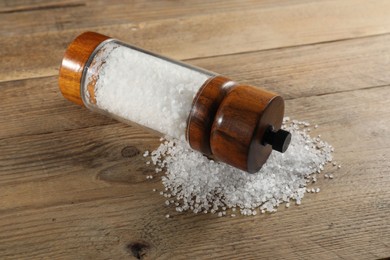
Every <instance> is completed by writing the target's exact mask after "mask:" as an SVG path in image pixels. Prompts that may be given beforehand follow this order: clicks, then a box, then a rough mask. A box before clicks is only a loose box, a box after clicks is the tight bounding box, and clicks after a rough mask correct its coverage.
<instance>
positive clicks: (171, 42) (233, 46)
mask: <svg viewBox="0 0 390 260" xmlns="http://www.w3.org/2000/svg"><path fill="white" fill-rule="evenodd" d="M363 2H364V4H363ZM389 8H390V2H389V1H384V0H382V1H379V0H378V1H370V2H367V1H364V0H345V1H342V2H339V1H320V2H314V3H312V4H307V5H303V6H299V5H292V6H286V7H283V8H269V9H254V10H248V11H232V12H224V13H216V14H215V15H213V16H210V15H194V16H190V17H183V18H181V19H180V22H178V21H177V19H176V18H174V19H164V20H153V21H149V22H142V23H139V24H137V23H135V24H131V23H127V24H122V25H115V26H99V27H96V28H90V29H96V30H97V31H99V32H101V33H103V34H108V35H112V36H113V37H116V38H120V39H122V40H123V41H126V42H130V43H134V44H136V45H139V46H142V47H144V48H146V49H150V50H152V51H156V52H159V53H162V54H165V55H167V56H171V57H173V58H176V59H190V58H199V57H207V56H216V55H226V54H232V53H240V52H249V51H256V50H265V49H272V48H281V47H286V46H295V45H302V44H311V43H317V42H324V41H335V40H340V39H346V38H353V37H365V36H370V35H377V34H384V33H388V32H389V30H390V16H388V13H387V11H386V10H389ZM335 9H337V12H334V10H335ZM132 28H135V30H133V29H132ZM297 28H300V30H297ZM81 31H84V29H75V30H67V31H64V32H61V33H39V34H31V35H30V34H29V35H21V36H9V37H2V38H1V39H0V45H1V46H2V48H1V49H0V56H1V57H2V63H1V64H0V82H1V81H10V80H18V79H24V78H36V77H43V76H51V75H54V74H56V73H57V70H58V67H59V65H60V63H61V58H62V55H63V52H64V50H65V48H66V46H67V44H68V43H69V42H70V41H71V40H72V39H73V38H74V37H75V36H76V35H77V34H79V33H80V32H81ZM26 53H29V55H28V58H26V55H25V54H26Z"/></svg>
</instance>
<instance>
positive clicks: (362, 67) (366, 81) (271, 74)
mask: <svg viewBox="0 0 390 260" xmlns="http://www.w3.org/2000/svg"><path fill="white" fill-rule="evenodd" d="M388 41H390V35H385V36H375V37H370V38H363V39H354V40H348V41H342V42H332V43H325V44H317V45H310V46H303V47H293V48H285V49H278V50H268V51H259V52H254V53H247V54H232V55H227V56H222V57H213V58H205V59H196V60H190V61H189V62H190V63H191V64H194V65H197V66H200V67H204V68H206V69H209V70H213V71H216V72H219V73H221V74H224V75H230V76H231V77H232V78H233V79H235V80H237V81H239V82H242V83H246V84H250V85H255V86H260V87H264V88H266V89H269V90H271V91H274V92H276V93H280V94H281V95H282V96H283V98H285V99H292V98H297V97H304V96H313V95H323V94H327V93H333V92H342V91H349V90H356V89H362V88H371V87H376V86H382V85H389V84H390V74H389V73H387V68H388V67H389V66H390V57H389V55H390V45H389V44H387V42H388ZM237 61H240V62H237ZM57 85H58V78H57V76H54V77H43V78H35V79H29V80H19V81H13V82H3V83H0V96H1V97H3V100H2V102H0V124H1V125H3V126H5V125H7V127H1V128H0V139H1V138H6V137H13V136H18V135H34V134H40V133H47V132H56V131H62V130H66V131H67V130H71V129H77V128H86V127H90V126H96V125H100V124H110V123H113V122H115V121H114V120H110V119H109V118H106V117H103V116H99V115H97V114H93V113H91V112H89V111H87V110H86V109H82V108H80V107H77V106H74V105H73V104H71V103H69V102H67V101H66V100H64V98H63V97H62V95H61V94H60V92H59V90H58V86H57ZM25 93H29V95H26V94H25ZM15 108H16V109H15ZM287 114H288V111H287ZM42 118H46V120H45V124H42V123H41V120H42Z"/></svg>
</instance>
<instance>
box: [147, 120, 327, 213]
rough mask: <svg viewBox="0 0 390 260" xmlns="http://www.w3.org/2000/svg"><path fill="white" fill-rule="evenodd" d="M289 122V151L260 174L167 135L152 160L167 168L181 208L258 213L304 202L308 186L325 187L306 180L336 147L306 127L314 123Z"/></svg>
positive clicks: (168, 188)
mask: <svg viewBox="0 0 390 260" xmlns="http://www.w3.org/2000/svg"><path fill="white" fill-rule="evenodd" d="M284 122H285V124H284V125H283V128H284V129H285V130H287V131H290V133H291V134H292V140H291V143H290V147H289V148H288V149H287V151H286V152H285V153H284V154H282V153H277V152H273V153H271V155H270V157H269V159H268V160H267V162H266V163H265V164H264V165H263V167H262V169H261V170H260V171H259V172H257V173H254V174H249V173H246V172H243V171H241V170H238V169H236V168H234V167H232V166H229V165H227V164H224V163H219V162H214V161H211V160H209V159H207V158H206V157H205V156H203V155H202V154H200V153H199V152H196V151H193V150H192V149H191V148H190V147H189V145H188V144H187V143H186V142H185V141H183V140H177V139H172V138H170V137H168V136H167V137H166V138H165V139H164V142H163V143H162V144H161V145H160V146H159V147H158V148H157V149H156V150H155V151H153V152H152V153H151V160H152V162H153V164H154V165H156V167H157V168H159V169H164V170H165V171H166V172H165V176H163V177H162V183H163V185H164V186H165V190H166V191H167V192H168V193H169V194H171V195H172V197H174V198H175V201H176V203H179V205H180V207H176V209H178V208H180V212H181V211H188V210H191V211H193V212H204V211H205V210H206V211H208V210H210V211H208V212H210V213H212V214H214V213H217V215H218V216H219V217H222V216H224V215H226V211H225V210H226V209H227V208H232V211H235V208H239V209H240V212H241V214H242V215H253V214H256V213H254V212H256V209H257V208H259V209H260V212H261V213H265V212H266V211H267V212H276V208H277V207H278V206H279V205H280V204H281V203H284V202H287V204H286V207H289V206H290V203H289V201H290V200H295V203H296V205H300V204H301V200H302V199H303V197H304V193H305V192H306V191H307V192H319V188H317V189H314V188H313V189H309V188H308V189H306V185H307V184H306V181H307V180H308V179H309V178H310V176H311V175H312V174H313V173H320V172H321V171H322V170H323V169H324V165H325V164H326V163H328V162H330V161H331V160H332V155H331V150H332V149H333V148H332V147H331V146H330V145H329V144H328V143H326V142H324V141H322V140H321V139H320V138H318V137H317V138H311V137H310V136H309V135H308V134H307V132H306V131H305V129H306V127H307V125H309V124H308V123H305V122H300V121H296V120H294V121H292V122H291V123H288V124H287V123H286V122H290V121H289V120H287V119H286V118H285V119H284ZM329 178H331V177H330V176H329ZM332 178H333V176H332ZM309 182H310V181H309ZM172 202H174V201H172ZM167 203H168V204H167V205H169V204H171V203H170V202H169V201H167ZM287 205H288V206H287Z"/></svg>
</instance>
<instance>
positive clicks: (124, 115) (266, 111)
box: [59, 32, 291, 173]
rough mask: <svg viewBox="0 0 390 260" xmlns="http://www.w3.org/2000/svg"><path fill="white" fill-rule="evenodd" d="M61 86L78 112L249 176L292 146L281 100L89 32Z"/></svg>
mask: <svg viewBox="0 0 390 260" xmlns="http://www.w3.org/2000/svg"><path fill="white" fill-rule="evenodd" d="M59 86H60V90H61V92H62V94H63V96H64V97H65V98H67V99H68V100H70V101H72V102H74V103H76V104H79V105H83V106H85V107H87V108H88V109H90V110H92V111H96V112H99V113H103V114H105V115H108V116H111V117H114V118H116V119H118V120H120V121H123V122H126V123H130V124H138V125H141V126H144V127H146V128H149V129H151V130H154V131H157V132H159V133H161V134H163V135H168V136H171V137H174V138H178V139H183V140H184V139H186V140H187V141H188V143H189V145H190V146H191V148H192V149H194V150H197V151H199V152H201V153H203V154H204V155H206V156H208V157H209V158H213V159H214V160H218V161H222V162H225V163H227V164H230V165H232V166H234V167H236V168H239V169H241V170H244V171H247V172H249V173H254V172H257V171H258V170H259V169H260V168H261V166H262V165H263V164H264V163H265V162H266V160H267V159H268V157H269V155H270V153H271V151H272V149H274V150H277V151H279V152H284V151H285V150H286V149H287V147H288V145H289V143H290V139H291V135H290V133H289V132H287V131H284V130H282V129H280V127H281V124H282V120H283V115H284V100H283V99H282V97H280V96H279V95H277V94H275V93H272V92H269V91H266V90H264V89H261V88H257V87H253V86H248V85H242V84H239V83H236V82H235V81H232V80H231V79H229V78H227V77H224V76H221V75H218V74H216V73H214V72H210V71H207V70H204V69H201V68H198V67H195V66H191V65H189V64H185V63H182V62H180V61H176V60H173V59H169V58H167V57H164V56H161V55H158V54H155V53H152V52H150V51H147V50H144V49H141V48H139V47H136V46H133V45H129V44H126V43H123V42H121V41H118V40H116V39H113V38H110V37H108V36H105V35H101V34H98V33H94V32H85V33H83V34H81V35H79V36H78V37H77V38H76V39H75V40H74V41H73V42H72V43H71V44H70V45H69V47H68V48H67V50H66V52H65V55H64V58H63V60H62V65H61V68H60V73H59Z"/></svg>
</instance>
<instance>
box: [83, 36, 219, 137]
mask: <svg viewBox="0 0 390 260" xmlns="http://www.w3.org/2000/svg"><path fill="white" fill-rule="evenodd" d="M215 76H216V75H215V74H213V73H211V72H208V71H206V70H203V69H200V68H197V67H194V66H190V65H188V64H185V63H181V62H178V61H175V60H172V59H169V58H166V57H163V56H160V55H157V54H154V53H151V52H148V51H146V50H143V49H140V48H138V47H135V46H131V45H128V44H125V43H123V42H120V41H118V40H115V39H107V40H105V41H103V42H102V43H100V44H99V46H98V47H97V48H96V49H95V50H94V52H93V53H92V55H91V56H90V57H89V59H88V61H87V64H86V68H85V69H84V71H83V76H82V79H81V97H82V100H83V102H84V104H85V105H86V107H88V108H89V109H91V110H93V111H97V112H99V113H103V114H108V115H109V116H111V117H114V118H116V119H118V120H120V121H125V122H132V123H136V124H139V125H141V126H145V127H147V128H150V129H152V130H155V131H158V132H160V133H162V134H166V135H169V136H172V137H175V138H178V139H182V140H184V139H185V133H186V126H187V119H188V116H189V113H190V111H191V106H192V103H193V99H194V97H195V96H196V93H197V92H198V91H199V89H200V88H201V87H202V85H203V84H204V83H205V82H206V81H207V80H209V79H210V78H212V77H215Z"/></svg>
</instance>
